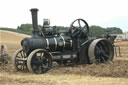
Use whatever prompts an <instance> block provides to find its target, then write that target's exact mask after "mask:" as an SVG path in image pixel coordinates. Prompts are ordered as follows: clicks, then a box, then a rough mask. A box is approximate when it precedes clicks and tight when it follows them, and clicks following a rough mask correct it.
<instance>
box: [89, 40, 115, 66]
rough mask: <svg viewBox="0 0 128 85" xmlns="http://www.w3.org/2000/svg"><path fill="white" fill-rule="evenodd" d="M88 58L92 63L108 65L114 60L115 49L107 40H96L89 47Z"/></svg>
mask: <svg viewBox="0 0 128 85" xmlns="http://www.w3.org/2000/svg"><path fill="white" fill-rule="evenodd" d="M88 56H89V60H90V63H96V64H99V63H107V62H108V61H112V60H113V57H114V49H113V46H112V44H111V43H110V42H109V41H108V40H107V39H104V38H100V39H96V40H93V41H92V42H91V44H90V45H89V49H88Z"/></svg>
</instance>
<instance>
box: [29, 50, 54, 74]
mask: <svg viewBox="0 0 128 85" xmlns="http://www.w3.org/2000/svg"><path fill="white" fill-rule="evenodd" d="M27 67H28V70H29V71H30V72H32V73H36V74H42V73H45V72H47V71H48V70H50V69H51V68H52V55H51V54H50V53H49V52H47V51H46V50H44V49H36V50H34V51H32V52H31V53H30V55H29V56H28V61H27Z"/></svg>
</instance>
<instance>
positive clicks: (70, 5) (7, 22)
mask: <svg viewBox="0 0 128 85" xmlns="http://www.w3.org/2000/svg"><path fill="white" fill-rule="evenodd" d="M31 8H38V9H39V12H38V23H39V24H40V25H42V24H43V18H48V19H50V21H51V25H52V26H54V25H57V26H70V24H71V22H72V21H73V20H75V19H77V18H83V19H85V20H86V21H87V22H88V24H89V25H90V26H91V25H98V26H101V27H120V28H121V29H122V30H123V31H128V0H1V1H0V27H10V28H17V26H19V25H21V24H25V23H31V22H32V21H31V13H30V11H29V10H30V9H31Z"/></svg>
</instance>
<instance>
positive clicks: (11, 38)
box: [0, 31, 128, 85]
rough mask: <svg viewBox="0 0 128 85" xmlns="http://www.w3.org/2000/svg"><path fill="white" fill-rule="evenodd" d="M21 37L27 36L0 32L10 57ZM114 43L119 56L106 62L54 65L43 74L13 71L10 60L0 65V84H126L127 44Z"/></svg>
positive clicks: (17, 46) (127, 80)
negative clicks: (117, 47)
mask: <svg viewBox="0 0 128 85" xmlns="http://www.w3.org/2000/svg"><path fill="white" fill-rule="evenodd" d="M24 37H27V35H22V34H17V33H13V32H6V31H0V44H6V45H7V46H8V52H9V56H10V57H11V56H12V55H13V53H14V52H15V51H16V50H17V49H19V48H20V41H21V40H22V39H23V38H24ZM116 45H118V46H121V56H118V55H117V57H116V56H115V58H114V60H113V61H112V62H110V63H109V64H99V65H96V64H91V65H75V66H59V65H55V66H53V68H52V69H51V70H50V71H48V72H47V73H45V74H42V75H37V74H31V73H29V72H15V71H14V70H13V67H12V64H11V60H10V61H9V64H6V65H0V85H128V56H127V53H128V44H127V43H125V44H123V43H121V44H119V43H118V44H116ZM117 53H119V52H118V50H117Z"/></svg>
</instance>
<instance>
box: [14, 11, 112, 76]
mask: <svg viewBox="0 0 128 85" xmlns="http://www.w3.org/2000/svg"><path fill="white" fill-rule="evenodd" d="M37 11H38V9H31V13H32V23H33V35H32V37H29V38H24V39H23V40H22V41H21V46H22V48H21V49H19V50H18V51H16V52H15V54H14V56H13V59H12V60H13V66H14V68H15V70H16V71H19V70H24V69H28V70H29V71H30V72H32V73H38V74H41V73H45V72H47V71H48V70H50V69H51V68H52V63H53V61H54V62H57V63H58V64H63V65H72V64H91V63H97V64H99V63H107V62H108V61H111V60H112V59H113V56H114V50H113V46H112V44H111V43H110V41H109V40H107V39H105V38H99V39H93V38H91V37H89V26H88V24H87V22H86V21H85V20H83V19H76V20H75V21H73V22H72V23H71V25H70V28H69V29H68V31H67V30H66V32H59V31H57V30H56V27H54V28H51V27H49V21H48V20H47V19H45V20H44V25H43V27H42V28H41V29H40V30H39V29H38V23H37Z"/></svg>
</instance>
